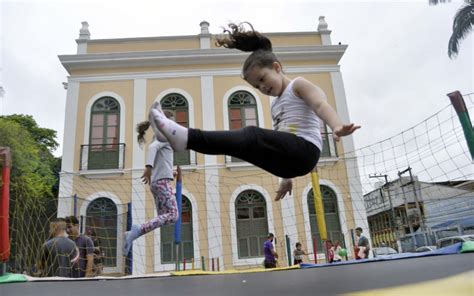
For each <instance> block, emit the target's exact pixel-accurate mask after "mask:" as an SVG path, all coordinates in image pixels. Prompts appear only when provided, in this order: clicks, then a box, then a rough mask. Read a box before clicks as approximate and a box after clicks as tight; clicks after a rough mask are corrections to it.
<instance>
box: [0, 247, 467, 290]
mask: <svg viewBox="0 0 474 296" xmlns="http://www.w3.org/2000/svg"><path fill="white" fill-rule="evenodd" d="M472 270H474V253H467V254H455V255H442V256H430V257H421V258H410V259H401V260H391V261H382V262H369V263H363V264H352V265H339V266H328V267H320V268H308V269H296V270H284V271H276V272H261V273H241V274H230V275H200V276H182V277H161V278H146V279H122V280H90V281H60V282H27V283H11V284H3V285H0V295H2V296H14V295H22V296H27V295H51V296H55V295H58V296H59V295H60V296H69V295H71V296H72V295H78V296H83V295H101V296H108V295H111V296H118V295H130V296H138V295H173V296H178V295H193V296H194V295H224V296H234V295H249V296H253V295H272V296H279V295H298V296H303V295H312V296H314V295H334V294H341V293H350V292H357V291H362V290H369V289H380V288H388V287H398V286H401V285H406V284H413V283H420V282H423V281H428V280H436V279H442V278H446V277H449V276H452V275H456V274H459V273H462V272H466V271H472Z"/></svg>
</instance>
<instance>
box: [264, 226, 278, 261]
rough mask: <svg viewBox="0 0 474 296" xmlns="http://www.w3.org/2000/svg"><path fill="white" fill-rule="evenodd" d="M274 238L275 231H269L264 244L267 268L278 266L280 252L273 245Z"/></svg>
mask: <svg viewBox="0 0 474 296" xmlns="http://www.w3.org/2000/svg"><path fill="white" fill-rule="evenodd" d="M273 238H274V235H273V233H269V234H268V236H267V240H266V241H265V243H264V244H263V253H264V254H265V261H264V265H265V268H275V267H276V258H278V254H277V253H276V252H275V248H274V247H273Z"/></svg>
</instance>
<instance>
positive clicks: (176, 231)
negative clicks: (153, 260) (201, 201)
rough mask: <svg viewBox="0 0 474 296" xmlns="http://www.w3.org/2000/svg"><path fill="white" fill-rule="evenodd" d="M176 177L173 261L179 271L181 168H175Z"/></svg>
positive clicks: (181, 200)
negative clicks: (176, 219) (176, 208)
mask: <svg viewBox="0 0 474 296" xmlns="http://www.w3.org/2000/svg"><path fill="white" fill-rule="evenodd" d="M177 171H178V173H177V177H176V203H177V205H178V221H176V224H175V226H174V243H175V259H176V267H175V268H176V270H179V257H180V256H179V245H180V244H181V213H182V202H183V199H182V191H183V178H182V175H181V168H180V167H179V166H178V168H177Z"/></svg>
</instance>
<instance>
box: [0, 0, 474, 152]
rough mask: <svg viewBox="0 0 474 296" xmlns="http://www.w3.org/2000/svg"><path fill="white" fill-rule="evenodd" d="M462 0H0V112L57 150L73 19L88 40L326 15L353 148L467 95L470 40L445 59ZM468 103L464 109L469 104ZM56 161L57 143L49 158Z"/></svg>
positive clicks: (300, 27)
mask: <svg viewBox="0 0 474 296" xmlns="http://www.w3.org/2000/svg"><path fill="white" fill-rule="evenodd" d="M462 3H463V2H462V1H454V0H453V1H452V2H451V3H447V4H440V5H437V6H430V5H428V0H410V1H382V0H380V1H364V2H360V1H334V0H333V1H330V2H329V1H327V2H323V1H298V0H296V1H294V0H286V1H278V0H268V1H264V0H251V1H250V0H239V1H223V0H218V1H211V0H195V1H180V0H173V1H169V0H167V1H161V0H159V1H139V0H134V1H117V0H114V1H105V0H102V1H100V0H94V1H22V2H19V1H8V0H6V1H5V0H0V34H1V35H0V44H1V51H2V52H1V55H0V57H1V60H0V66H1V74H0V75H1V76H0V86H3V88H4V90H5V94H4V97H3V98H0V114H1V115H7V114H14V113H22V114H31V115H33V117H34V118H35V119H36V121H37V122H38V123H39V125H40V126H41V127H47V128H51V129H54V130H56V131H57V132H58V141H59V142H60V143H61V144H62V140H63V127H64V120H65V101H66V90H64V89H63V86H62V82H64V81H66V80H67V72H66V71H65V69H64V68H63V67H62V66H61V64H60V62H59V59H58V57H57V56H58V55H63V54H75V53H76V48H77V45H76V43H75V39H76V38H78V36H79V29H80V27H81V21H88V22H89V25H90V27H89V30H90V32H91V38H92V39H104V38H126V37H148V36H169V35H193V34H198V33H199V32H200V28H199V23H200V22H201V21H202V20H206V21H208V22H209V23H210V31H211V33H220V32H221V26H223V25H225V24H226V23H227V22H228V21H235V22H240V21H249V22H251V23H252V24H253V25H254V27H255V28H256V29H257V30H259V31H262V32H288V31H316V30H317V26H318V17H319V16H321V15H324V16H326V21H327V23H328V25H329V29H330V30H332V34H331V38H332V41H333V44H337V43H338V42H341V43H342V44H347V45H348V46H349V47H348V49H347V51H346V53H345V55H344V56H343V58H342V60H341V62H340V65H341V71H342V75H343V78H344V83H345V90H346V95H347V100H348V106H349V113H350V117H351V120H352V121H353V122H355V123H357V124H361V125H362V127H363V128H362V129H361V130H360V131H358V132H357V134H356V135H355V136H354V140H355V144H356V147H363V146H366V145H369V144H371V143H375V142H378V141H381V140H383V139H386V138H389V137H391V136H393V135H396V134H398V133H400V132H401V131H403V130H405V129H407V128H410V127H412V126H414V125H415V124H417V123H419V122H420V121H422V120H424V119H425V118H427V117H429V116H430V115H432V114H434V113H435V112H437V111H439V110H440V109H442V108H443V107H444V106H446V105H448V104H449V100H448V98H447V97H446V94H447V93H448V92H451V91H453V90H460V91H461V93H463V94H466V93H471V92H473V91H474V87H473V84H474V82H473V81H474V78H473V52H474V51H473V50H474V49H473V36H472V34H470V35H469V37H468V38H467V39H465V40H463V41H462V43H461V46H460V54H459V56H458V57H457V58H456V59H453V60H451V59H449V58H448V56H447V44H448V40H449V37H450V35H451V28H452V20H453V17H454V15H455V13H456V11H457V9H458V8H459V7H460V6H461V5H462ZM471 103H472V102H471ZM55 154H56V155H57V156H59V155H61V154H62V146H61V147H60V148H59V149H58V151H56V153H55Z"/></svg>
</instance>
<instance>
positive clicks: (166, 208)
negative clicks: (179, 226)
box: [124, 111, 179, 256]
mask: <svg viewBox="0 0 474 296" xmlns="http://www.w3.org/2000/svg"><path fill="white" fill-rule="evenodd" d="M166 113H167V114H166V116H167V117H168V118H170V117H171V116H172V114H171V112H168V111H167V112H166ZM149 127H150V123H149V122H147V121H145V122H142V123H140V124H138V126H137V132H138V142H139V143H140V144H142V143H143V142H144V135H145V131H146V130H147V129H148V128H149ZM145 167H146V168H145V172H144V173H143V176H142V180H143V182H144V183H145V184H150V189H151V192H152V194H153V198H154V199H155V206H156V212H157V214H158V215H157V217H156V218H153V219H151V220H150V221H148V222H146V223H143V224H141V225H139V224H133V225H132V227H131V229H130V231H129V232H126V235H125V245H124V255H125V256H127V255H128V253H129V252H130V249H131V248H132V244H133V241H134V240H136V239H137V238H139V237H140V236H142V235H144V234H146V233H148V232H150V231H153V230H155V229H156V228H158V227H161V226H163V225H167V224H173V223H176V221H177V220H178V215H179V214H178V206H177V204H176V198H175V196H174V193H173V187H172V186H171V183H172V181H173V149H172V148H171V146H170V144H169V143H168V142H159V141H157V140H154V141H153V142H152V143H151V144H150V146H149V147H148V159H147V163H146V166H145Z"/></svg>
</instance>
